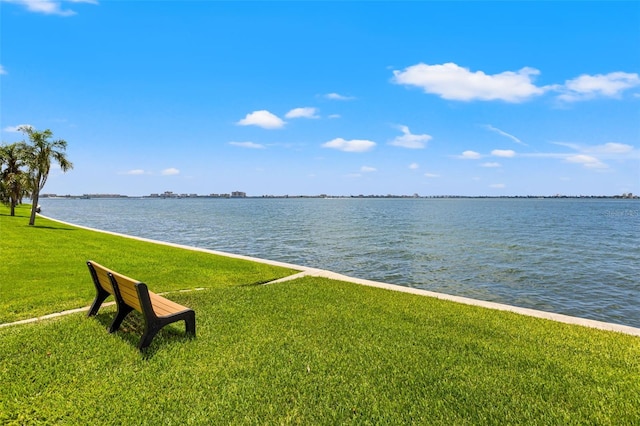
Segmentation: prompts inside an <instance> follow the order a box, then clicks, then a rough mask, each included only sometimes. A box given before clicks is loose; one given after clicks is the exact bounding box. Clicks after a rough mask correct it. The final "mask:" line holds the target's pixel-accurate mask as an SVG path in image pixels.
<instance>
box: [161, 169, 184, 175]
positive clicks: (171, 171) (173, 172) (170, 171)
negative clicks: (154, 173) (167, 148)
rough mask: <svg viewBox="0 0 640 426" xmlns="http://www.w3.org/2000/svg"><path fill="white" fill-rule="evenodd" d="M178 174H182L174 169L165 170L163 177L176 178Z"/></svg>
mask: <svg viewBox="0 0 640 426" xmlns="http://www.w3.org/2000/svg"><path fill="white" fill-rule="evenodd" d="M178 174H180V170H178V169H176V168H174V167H170V168H168V169H164V170H163V171H162V175H163V176H175V175H178Z"/></svg>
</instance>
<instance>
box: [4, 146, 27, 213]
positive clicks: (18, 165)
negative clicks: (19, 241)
mask: <svg viewBox="0 0 640 426" xmlns="http://www.w3.org/2000/svg"><path fill="white" fill-rule="evenodd" d="M25 148H26V145H25V144H24V143H22V142H17V143H12V144H9V145H2V146H0V201H2V203H4V204H7V205H9V207H10V208H11V216H15V214H16V205H17V204H18V203H19V202H20V201H21V200H22V197H23V195H25V193H26V192H28V190H27V189H28V181H27V174H26V173H25V172H24V171H23V170H22V167H23V166H24V153H25ZM3 167H4V168H3Z"/></svg>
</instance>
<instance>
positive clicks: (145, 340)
mask: <svg viewBox="0 0 640 426" xmlns="http://www.w3.org/2000/svg"><path fill="white" fill-rule="evenodd" d="M161 328H162V325H159V324H154V325H152V326H148V327H147V328H145V330H144V334H143V335H142V337H141V338H140V343H139V344H138V349H140V350H143V349H145V348H146V347H147V346H149V345H150V344H151V341H152V340H153V338H154V337H156V334H158V332H159V331H160V329H161Z"/></svg>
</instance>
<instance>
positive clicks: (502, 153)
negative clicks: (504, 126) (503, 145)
mask: <svg viewBox="0 0 640 426" xmlns="http://www.w3.org/2000/svg"><path fill="white" fill-rule="evenodd" d="M491 155H493V156H495V157H504V158H511V157H515V156H516V152H515V151H513V150H511V149H494V150H493V151H491Z"/></svg>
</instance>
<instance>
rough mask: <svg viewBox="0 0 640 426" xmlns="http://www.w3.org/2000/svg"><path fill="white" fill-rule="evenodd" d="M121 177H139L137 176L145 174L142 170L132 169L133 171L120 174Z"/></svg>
mask: <svg viewBox="0 0 640 426" xmlns="http://www.w3.org/2000/svg"><path fill="white" fill-rule="evenodd" d="M120 174H123V175H132V176H139V175H144V174H146V172H145V171H144V170H142V169H133V170H129V171H126V172H123V173H120Z"/></svg>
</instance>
